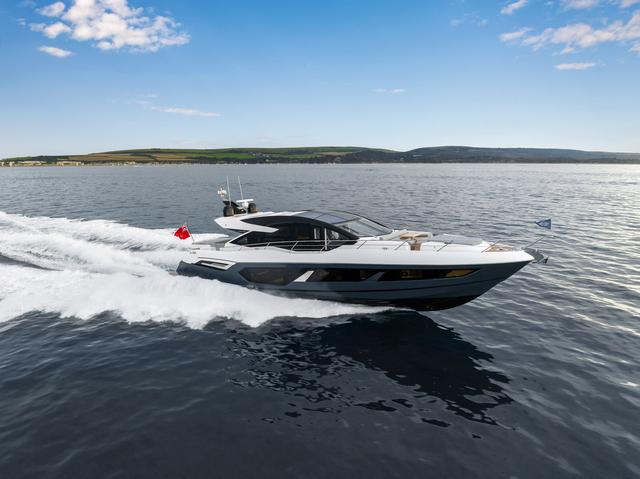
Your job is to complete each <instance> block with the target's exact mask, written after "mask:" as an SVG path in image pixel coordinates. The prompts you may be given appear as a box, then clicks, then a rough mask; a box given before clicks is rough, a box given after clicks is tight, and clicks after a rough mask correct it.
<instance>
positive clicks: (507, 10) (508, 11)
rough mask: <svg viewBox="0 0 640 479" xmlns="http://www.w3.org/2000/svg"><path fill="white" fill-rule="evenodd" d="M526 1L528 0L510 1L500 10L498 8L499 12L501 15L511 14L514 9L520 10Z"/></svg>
mask: <svg viewBox="0 0 640 479" xmlns="http://www.w3.org/2000/svg"><path fill="white" fill-rule="evenodd" d="M528 2H529V0H516V1H515V2H513V3H510V4H509V5H507V6H505V7H503V8H502V10H500V13H502V14H503V15H513V13H514V12H515V11H516V10H520V9H521V8H523V7H524V6H525V5H526V4H527V3H528Z"/></svg>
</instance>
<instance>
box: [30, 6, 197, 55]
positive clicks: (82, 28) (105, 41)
mask: <svg viewBox="0 0 640 479" xmlns="http://www.w3.org/2000/svg"><path fill="white" fill-rule="evenodd" d="M38 12H39V13H41V14H43V15H47V16H56V17H60V21H58V22H56V23H53V24H50V25H46V24H33V25H32V26H31V27H32V29H33V30H36V31H40V32H42V33H44V34H45V35H46V36H48V37H49V38H55V37H56V36H58V35H60V34H61V33H66V34H69V35H70V36H71V38H73V39H74V40H78V41H93V42H94V44H93V46H94V47H96V48H99V49H100V50H119V49H122V48H125V49H128V50H129V51H144V52H155V51H158V50H159V49H160V48H162V47H166V46H171V45H183V44H185V43H188V42H189V35H188V34H187V33H185V32H181V31H179V29H178V28H179V24H178V23H176V22H175V20H173V19H172V18H170V17H167V16H161V15H157V16H147V15H145V11H144V9H143V8H132V7H130V6H129V4H128V0H73V3H72V4H71V5H70V6H69V8H65V5H64V4H63V3H62V2H56V3H53V4H51V5H49V6H47V7H44V8H42V9H40V10H38ZM63 22H64V23H63Z"/></svg>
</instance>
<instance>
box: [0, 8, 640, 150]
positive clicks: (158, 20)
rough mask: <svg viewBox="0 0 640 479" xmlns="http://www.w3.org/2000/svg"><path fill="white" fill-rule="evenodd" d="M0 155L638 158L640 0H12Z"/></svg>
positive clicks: (1, 53) (3, 52)
mask: <svg viewBox="0 0 640 479" xmlns="http://www.w3.org/2000/svg"><path fill="white" fill-rule="evenodd" d="M0 59H1V63H0V65H1V66H0V157H8V156H18V155H34V154H63V153H88V152H96V151H105V150H112V149H124V148H144V147H176V148H216V147H229V146H309V145H357V146H372V147H386V148H392V149H398V150H407V149H411V148H416V147H421V146H433V145H476V146H500V147H509V146H523V147H558V148H579V149H590V150H611V151H633V152H638V151H640V88H639V87H638V85H640V0H556V1H545V0H528V1H527V0H507V1H495V2H492V1H487V0H466V1H463V0H449V1H447V0H440V1H438V0H433V1H431V0H430V1H425V0H420V1H413V0H394V1H391V0H322V1H320V0H318V1H313V0H307V1H300V0H297V1H283V0H271V1H268V0H233V1H228V0H224V1H222V0H211V1H206V2H205V1H202V2H196V1H180V2H177V1H168V0H128V1H127V0H67V1H63V2H60V1H58V2H54V3H52V2H51V0H49V1H29V0H27V1H24V0H22V1H21V0H17V1H13V0H3V1H2V3H1V4H0Z"/></svg>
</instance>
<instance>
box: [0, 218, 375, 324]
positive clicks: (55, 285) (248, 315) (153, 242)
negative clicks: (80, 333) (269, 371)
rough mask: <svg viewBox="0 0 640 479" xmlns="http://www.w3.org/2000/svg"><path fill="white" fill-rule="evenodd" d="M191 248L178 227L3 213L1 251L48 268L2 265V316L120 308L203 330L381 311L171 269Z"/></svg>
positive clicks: (125, 313) (136, 317) (89, 313)
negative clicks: (233, 322)
mask: <svg viewBox="0 0 640 479" xmlns="http://www.w3.org/2000/svg"><path fill="white" fill-rule="evenodd" d="M207 236H209V235H207ZM188 250H189V242H188V241H181V240H179V239H177V238H175V237H174V236H173V235H172V230H170V229H155V230H154V229H144V228H136V227H132V226H128V225H124V224H120V223H115V222H112V221H105V220H89V221H83V220H70V219H66V218H48V217H27V216H22V215H15V214H8V213H4V212H0V255H2V256H4V257H5V258H9V259H12V260H15V261H19V262H21V263H26V264H28V265H33V266H37V267H39V268H44V269H38V268H32V267H25V266H21V265H16V264H6V263H5V264H3V263H1V262H0V321H7V320H9V319H11V318H15V317H17V316H19V315H21V314H24V313H26V312H29V311H46V312H54V313H59V314H60V315H62V316H63V317H71V316H73V317H78V318H82V319H88V318H91V317H93V316H96V315H97V314H99V313H102V312H105V311H115V312H117V313H118V314H119V315H120V316H122V317H123V318H124V319H126V320H128V321H132V322H133V321H149V320H152V321H183V322H185V323H186V324H187V325H189V326H191V327H194V328H200V327H202V326H204V325H205V324H207V323H208V322H209V321H211V320H212V319H214V318H221V317H223V318H233V319H237V320H239V321H242V322H243V323H245V324H247V325H249V326H259V325H260V324H262V323H264V322H265V321H267V320H269V319H272V318H274V317H283V316H287V317H307V318H321V317H327V316H334V315H340V314H358V313H364V312H370V311H377V310H379V308H366V307H360V306H351V305H344V304H337V303H331V302H326V301H316V300H303V299H287V298H280V297H276V296H271V295H268V294H265V293H260V292H258V291H252V290H248V289H246V288H241V287H238V286H233V285H228V284H223V283H220V282H218V281H211V280H205V279H201V278H186V277H181V276H175V275H173V274H171V272H172V271H173V269H174V268H175V267H176V265H177V264H178V262H179V261H180V259H183V258H185V257H187V256H188Z"/></svg>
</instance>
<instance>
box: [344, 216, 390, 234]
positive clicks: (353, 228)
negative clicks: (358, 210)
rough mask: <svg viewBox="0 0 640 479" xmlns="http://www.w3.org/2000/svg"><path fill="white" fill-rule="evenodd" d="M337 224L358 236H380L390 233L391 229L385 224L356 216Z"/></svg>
mask: <svg viewBox="0 0 640 479" xmlns="http://www.w3.org/2000/svg"><path fill="white" fill-rule="evenodd" d="M337 226H340V228H343V229H345V230H347V231H349V232H350V233H353V234H355V235H356V236H359V237H363V236H381V235H387V234H389V233H391V230H390V229H389V228H387V227H386V226H383V225H381V224H379V223H375V222H373V221H371V220H368V219H366V218H358V219H357V220H352V221H347V222H345V223H339V224H338V225H337Z"/></svg>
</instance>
